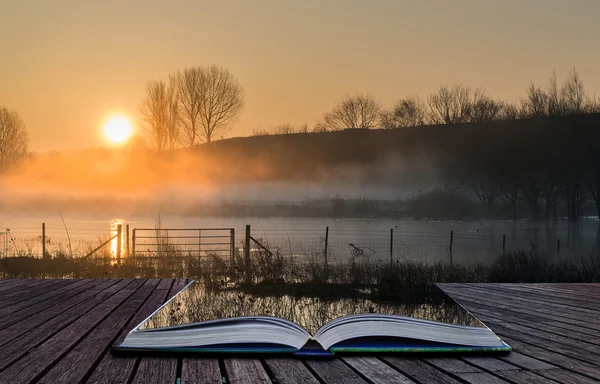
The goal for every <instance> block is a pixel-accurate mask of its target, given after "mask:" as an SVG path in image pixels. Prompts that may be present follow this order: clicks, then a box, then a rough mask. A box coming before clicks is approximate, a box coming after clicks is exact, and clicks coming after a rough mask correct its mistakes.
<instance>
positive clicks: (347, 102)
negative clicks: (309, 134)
mask: <svg viewBox="0 0 600 384" xmlns="http://www.w3.org/2000/svg"><path fill="white" fill-rule="evenodd" d="M380 112H381V106H380V105H379V103H378V102H377V100H375V98H373V97H372V96H370V95H363V94H362V93H361V94H358V95H356V96H352V97H349V96H346V97H345V98H344V99H343V100H342V102H340V103H339V104H337V105H336V106H335V107H333V109H332V110H331V112H327V113H326V114H325V116H323V119H322V120H320V121H319V122H317V124H316V125H315V131H317V132H323V131H340V130H344V129H370V128H376V127H377V126H378V122H379V118H380Z"/></svg>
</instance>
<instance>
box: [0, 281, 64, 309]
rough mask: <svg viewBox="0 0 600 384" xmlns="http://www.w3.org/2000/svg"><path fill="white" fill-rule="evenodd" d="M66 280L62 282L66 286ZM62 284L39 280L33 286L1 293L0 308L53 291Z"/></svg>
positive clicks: (29, 285) (18, 287)
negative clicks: (53, 288)
mask: <svg viewBox="0 0 600 384" xmlns="http://www.w3.org/2000/svg"><path fill="white" fill-rule="evenodd" d="M64 282H65V280H62V284H64ZM59 283H61V281H60V280H38V281H36V282H32V283H31V284H25V285H20V286H17V287H15V288H14V289H9V290H5V291H2V292H0V308H4V307H6V306H8V305H11V304H14V303H15V302H19V301H21V300H26V299H28V298H30V297H33V296H35V295H39V294H40V292H42V293H43V292H45V291H47V290H48V289H52V287H53V286H56V285H58V284H59Z"/></svg>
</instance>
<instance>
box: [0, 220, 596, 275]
mask: <svg viewBox="0 0 600 384" xmlns="http://www.w3.org/2000/svg"><path fill="white" fill-rule="evenodd" d="M63 217H64V220H65V225H66V227H67V228H68V232H69V236H70V238H71V244H72V248H73V254H77V255H82V254H85V253H87V251H88V250H90V249H91V248H94V247H95V246H97V245H99V244H100V243H101V242H102V240H106V239H108V238H109V237H110V234H111V231H112V233H114V230H115V224H116V223H123V224H125V225H127V224H128V225H129V227H130V228H131V229H134V228H155V225H156V224H157V217H158V216H155V215H152V214H148V215H130V216H124V217H111V216H106V217H100V216H95V217H88V216H76V215H72V214H64V215H63ZM42 222H44V223H46V238H47V250H48V251H49V252H53V251H54V250H57V249H63V250H66V249H67V248H68V240H67V231H66V230H65V226H64V225H63V222H62V220H61V218H60V216H59V215H58V213H57V214H56V215H35V214H31V215H27V216H20V215H2V216H1V217H0V228H1V230H2V232H1V233H0V253H1V254H3V255H4V254H9V255H12V254H15V253H27V252H29V253H30V254H34V255H40V254H41V226H42ZM160 222H161V223H160V225H161V228H217V227H218V228H234V229H235V239H236V241H235V243H236V246H237V247H238V249H241V248H242V246H243V244H242V243H243V239H244V235H245V226H246V225H247V224H249V225H251V228H252V232H251V234H252V237H253V238H255V239H257V240H259V241H260V242H261V243H263V244H265V245H268V248H269V249H271V250H275V249H278V250H279V251H280V252H282V253H283V254H284V255H293V256H295V257H300V258H302V257H304V258H312V257H317V258H320V257H323V250H324V247H325V237H326V236H325V235H326V228H327V227H329V233H328V238H327V247H328V258H329V260H331V261H344V260H348V259H350V258H369V259H374V260H384V261H388V260H389V259H390V245H391V248H392V254H391V256H392V257H393V259H394V260H417V261H426V262H437V261H449V260H450V240H451V231H452V259H453V261H454V262H465V263H473V262H484V263H490V262H492V261H493V260H495V258H496V257H497V256H498V255H500V254H502V251H503V242H504V248H505V250H506V251H510V250H517V249H522V250H530V249H538V250H541V251H545V252H547V253H548V254H549V255H550V256H552V257H565V258H574V257H580V256H581V255H586V254H588V253H591V252H594V251H595V250H597V249H600V223H599V221H598V219H597V218H595V217H594V218H586V219H584V220H581V221H580V222H579V223H578V224H574V223H569V222H567V221H557V222H550V223H546V222H534V221H525V220H523V221H517V222H513V221H503V220H484V221H433V220H402V219H401V220H394V219H328V218H321V219H313V218H256V217H231V218H223V217H187V216H186V217H182V216H175V215H162V216H160ZM6 228H8V229H10V231H9V232H6ZM124 228H125V226H124ZM392 230H393V237H392V233H391V232H392ZM138 233H139V232H138ZM194 233H195V232H194ZM504 236H505V240H503V237H504ZM144 241H145V242H148V240H144V239H138V240H137V244H136V246H137V249H143V244H144ZM171 241H172V242H173V243H177V242H179V243H181V244H184V243H189V241H188V240H185V239H184V240H181V241H178V240H177V239H173V240H171ZM203 241H204V240H203ZM559 243H560V245H559ZM111 246H112V247H113V249H114V248H115V247H116V243H115V242H113V243H112V244H111ZM186 247H187V246H183V245H182V246H181V248H182V249H188V250H197V246H195V247H194V246H192V248H186ZM253 247H254V245H253ZM124 249H125V246H124ZM67 253H68V252H67Z"/></svg>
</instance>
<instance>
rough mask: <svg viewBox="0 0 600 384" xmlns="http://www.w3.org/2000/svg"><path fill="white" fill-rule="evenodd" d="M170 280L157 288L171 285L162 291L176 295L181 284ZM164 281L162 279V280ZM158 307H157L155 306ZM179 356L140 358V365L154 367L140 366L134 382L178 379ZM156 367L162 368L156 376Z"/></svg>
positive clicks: (168, 294) (169, 294)
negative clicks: (154, 373)
mask: <svg viewBox="0 0 600 384" xmlns="http://www.w3.org/2000/svg"><path fill="white" fill-rule="evenodd" d="M166 280H168V281H169V282H168V284H167V283H163V285H161V284H160V283H159V284H158V287H157V288H156V289H157V290H159V287H166V286H168V287H170V289H169V290H166V289H160V291H164V292H165V293H166V295H167V298H169V297H172V296H174V295H175V294H176V293H178V292H179V291H180V290H181V289H180V288H179V286H177V285H175V284H173V280H172V279H166ZM161 282H162V281H161ZM181 283H185V280H182V282H181ZM155 309H156V308H155ZM177 360H178V358H177V357H149V356H148V357H142V358H141V359H140V365H139V367H142V368H143V367H147V366H151V367H152V369H150V370H148V371H146V370H144V369H140V368H139V367H138V370H137V371H136V372H135V376H134V378H133V382H134V383H148V384H151V383H163V382H164V381H162V380H163V379H165V378H168V379H169V380H170V378H175V379H177ZM156 369H160V371H161V374H160V375H158V376H156V375H153V374H152V373H153V372H155V371H156Z"/></svg>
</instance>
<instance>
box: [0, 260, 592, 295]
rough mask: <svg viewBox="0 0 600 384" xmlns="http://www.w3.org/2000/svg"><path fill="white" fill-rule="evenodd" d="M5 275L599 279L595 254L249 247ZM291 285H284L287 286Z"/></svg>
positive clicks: (303, 286) (211, 282)
mask: <svg viewBox="0 0 600 384" xmlns="http://www.w3.org/2000/svg"><path fill="white" fill-rule="evenodd" d="M0 276H2V277H4V278H131V277H135V278H159V277H189V278H194V279H196V280H198V281H200V282H203V283H205V284H207V285H208V286H213V287H223V286H237V287H242V288H244V289H247V290H248V291H253V292H255V293H260V292H261V291H264V292H273V291H274V290H279V291H281V290H283V291H282V292H283V293H286V292H287V293H290V292H292V291H293V292H295V293H300V294H302V293H306V294H309V293H310V292H323V291H324V290H342V291H343V290H344V289H357V288H361V289H373V290H376V292H378V295H379V296H386V295H389V294H395V293H398V292H406V291H410V290H413V289H422V287H424V286H427V285H430V284H432V283H445V282H509V283H540V282H553V283H557V282H561V283H570V282H600V256H597V255H594V256H592V255H590V256H588V257H587V258H585V259H583V260H580V261H577V262H575V261H567V260H561V261H556V260H551V259H550V258H549V257H547V256H546V255H544V254H540V253H536V252H524V251H519V252H513V253H509V254H506V255H502V256H500V257H498V259H497V260H496V261H495V262H494V263H492V264H490V265H484V264H469V265H467V264H454V265H449V264H448V263H441V262H438V263H433V264H432V263H420V262H406V261H398V262H396V263H394V264H393V265H390V263H383V262H379V261H371V260H368V259H359V260H353V261H348V262H346V263H336V264H328V265H326V264H325V263H323V262H322V261H321V259H320V258H319V259H318V260H317V259H311V258H309V257H307V258H306V259H303V260H293V259H291V258H289V257H285V256H283V255H279V254H273V255H272V254H269V253H267V252H253V253H252V254H251V257H250V259H249V260H244V259H243V258H242V257H241V256H240V255H237V256H236V257H235V258H234V260H233V262H231V261H230V260H229V258H227V259H225V258H221V257H218V256H214V255H208V256H205V257H197V256H191V255H183V254H180V253H176V252H174V253H170V254H167V255H163V256H161V257H135V258H133V257H129V258H125V259H124V260H123V262H122V264H121V265H116V264H114V263H113V259H111V258H109V257H106V256H105V257H101V256H98V257H93V258H91V257H90V258H70V257H67V256H65V255H59V256H56V257H47V258H44V259H37V258H32V257H12V258H6V259H2V260H0ZM286 289H287V290H291V291H289V292H288V291H285V290H286Z"/></svg>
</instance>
